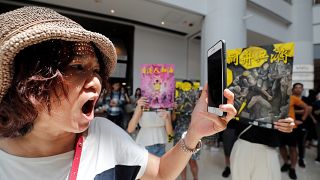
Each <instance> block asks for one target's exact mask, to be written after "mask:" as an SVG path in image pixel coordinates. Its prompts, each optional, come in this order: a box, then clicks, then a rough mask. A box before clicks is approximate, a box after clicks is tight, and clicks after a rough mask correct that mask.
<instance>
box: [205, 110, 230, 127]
mask: <svg viewBox="0 0 320 180" xmlns="http://www.w3.org/2000/svg"><path fill="white" fill-rule="evenodd" d="M199 115H200V116H202V118H205V119H208V120H210V121H212V122H213V123H214V125H215V126H219V127H225V126H227V124H228V121H227V120H226V119H225V118H220V117H219V116H217V115H215V114H212V113H209V112H200V113H199Z"/></svg>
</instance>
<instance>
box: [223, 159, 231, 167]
mask: <svg viewBox="0 0 320 180" xmlns="http://www.w3.org/2000/svg"><path fill="white" fill-rule="evenodd" d="M224 161H225V163H226V166H229V167H230V156H224Z"/></svg>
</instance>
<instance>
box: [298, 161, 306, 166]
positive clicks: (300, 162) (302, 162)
mask: <svg viewBox="0 0 320 180" xmlns="http://www.w3.org/2000/svg"><path fill="white" fill-rule="evenodd" d="M299 166H300V167H302V168H305V167H306V164H305V163H304V160H303V159H299Z"/></svg>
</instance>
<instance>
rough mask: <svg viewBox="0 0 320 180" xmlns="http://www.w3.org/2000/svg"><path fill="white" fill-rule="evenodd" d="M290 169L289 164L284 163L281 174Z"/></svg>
mask: <svg viewBox="0 0 320 180" xmlns="http://www.w3.org/2000/svg"><path fill="white" fill-rule="evenodd" d="M289 169H290V164H287V163H284V164H283V165H282V166H281V172H286V171H288V170H289Z"/></svg>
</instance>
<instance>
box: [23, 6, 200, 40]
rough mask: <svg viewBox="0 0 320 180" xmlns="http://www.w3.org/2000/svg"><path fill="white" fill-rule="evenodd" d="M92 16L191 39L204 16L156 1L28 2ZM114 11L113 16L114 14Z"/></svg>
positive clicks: (198, 29) (197, 30) (198, 28)
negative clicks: (144, 26)
mask: <svg viewBox="0 0 320 180" xmlns="http://www.w3.org/2000/svg"><path fill="white" fill-rule="evenodd" d="M29 1H30V2H37V3H39V2H40V3H45V4H50V5H54V6H55V7H56V6H59V7H65V8H68V9H69V10H70V9H71V10H76V11H78V10H80V11H81V12H92V13H94V14H98V15H102V16H101V17H105V18H106V20H108V19H111V20H113V21H114V20H116V21H120V22H122V23H129V24H138V25H146V26H150V27H154V28H160V29H163V30H169V31H171V32H176V33H178V34H181V35H185V36H190V35H193V34H195V33H198V32H199V31H200V30H201V26H202V19H203V15H201V14H197V13H195V12H191V11H188V10H185V9H180V8H177V7H173V6H170V5H168V4H164V3H158V2H157V1H154V0H67V1H66V0H54V1H53V0H29ZM111 10H114V13H111Z"/></svg>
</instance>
